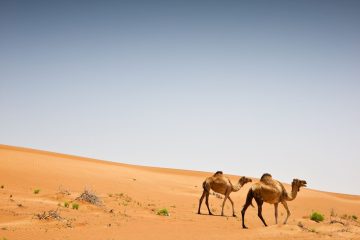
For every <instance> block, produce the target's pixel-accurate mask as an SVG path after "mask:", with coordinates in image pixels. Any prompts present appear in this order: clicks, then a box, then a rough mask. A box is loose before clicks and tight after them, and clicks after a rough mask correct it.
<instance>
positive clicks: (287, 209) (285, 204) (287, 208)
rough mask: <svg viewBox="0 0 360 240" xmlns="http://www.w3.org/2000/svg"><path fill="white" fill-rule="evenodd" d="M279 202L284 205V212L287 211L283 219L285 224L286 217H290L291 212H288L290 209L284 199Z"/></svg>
mask: <svg viewBox="0 0 360 240" xmlns="http://www.w3.org/2000/svg"><path fill="white" fill-rule="evenodd" d="M281 203H282V205H283V206H284V208H285V209H286V213H287V215H286V218H285V221H284V224H286V222H287V220H288V218H289V217H290V215H291V213H290V210H289V207H288V205H287V203H286V201H282V202H281Z"/></svg>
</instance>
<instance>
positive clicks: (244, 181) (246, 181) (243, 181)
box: [239, 177, 252, 186]
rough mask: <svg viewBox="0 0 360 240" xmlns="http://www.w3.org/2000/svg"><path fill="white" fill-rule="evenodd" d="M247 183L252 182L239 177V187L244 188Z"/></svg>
mask: <svg viewBox="0 0 360 240" xmlns="http://www.w3.org/2000/svg"><path fill="white" fill-rule="evenodd" d="M248 182H252V180H251V179H250V178H247V177H241V178H240V179H239V184H240V185H241V186H244V185H245V184H246V183H248Z"/></svg>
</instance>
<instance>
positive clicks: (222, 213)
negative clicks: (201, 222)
mask: <svg viewBox="0 0 360 240" xmlns="http://www.w3.org/2000/svg"><path fill="white" fill-rule="evenodd" d="M228 197H229V194H227V193H225V197H224V201H223V203H222V207H221V216H224V206H225V202H226V200H227V198H228Z"/></svg>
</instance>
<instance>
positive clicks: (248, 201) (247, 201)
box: [244, 188, 254, 207]
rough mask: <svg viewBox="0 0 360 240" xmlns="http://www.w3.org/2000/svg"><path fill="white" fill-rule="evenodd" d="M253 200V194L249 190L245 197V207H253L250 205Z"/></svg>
mask: <svg viewBox="0 0 360 240" xmlns="http://www.w3.org/2000/svg"><path fill="white" fill-rule="evenodd" d="M253 198H254V192H253V190H252V188H250V189H249V191H248V194H247V196H246V202H245V205H247V206H249V205H251V206H252V207H254V205H253V204H252V199H253ZM245 205H244V206H245Z"/></svg>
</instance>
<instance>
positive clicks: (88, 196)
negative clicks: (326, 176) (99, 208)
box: [76, 189, 101, 205]
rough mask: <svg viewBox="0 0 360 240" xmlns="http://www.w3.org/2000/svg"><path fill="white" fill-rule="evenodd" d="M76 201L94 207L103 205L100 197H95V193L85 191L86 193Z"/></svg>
mask: <svg viewBox="0 0 360 240" xmlns="http://www.w3.org/2000/svg"><path fill="white" fill-rule="evenodd" d="M76 200H80V201H85V202H88V203H91V204H94V205H101V200H100V198H99V197H98V196H96V195H95V193H93V192H91V191H89V190H86V189H85V190H84V192H83V193H82V194H81V195H80V196H79V197H77V198H76Z"/></svg>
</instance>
